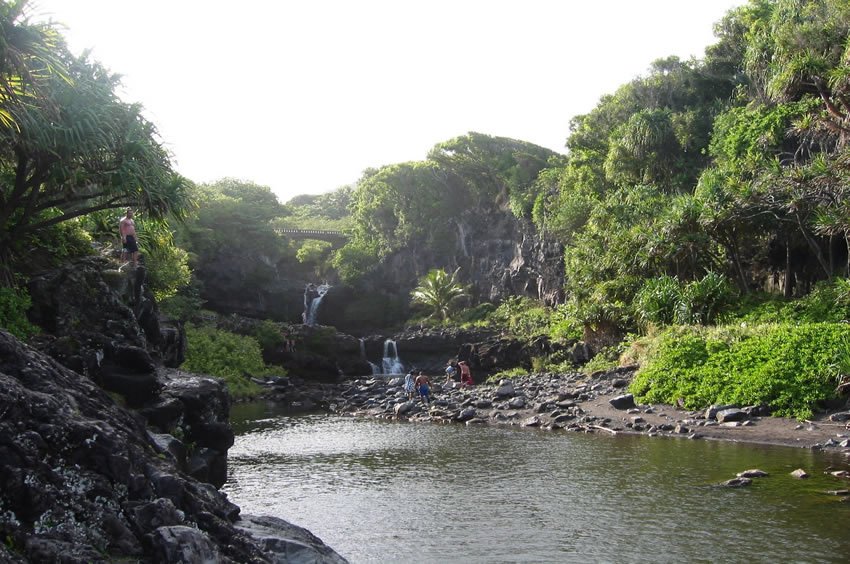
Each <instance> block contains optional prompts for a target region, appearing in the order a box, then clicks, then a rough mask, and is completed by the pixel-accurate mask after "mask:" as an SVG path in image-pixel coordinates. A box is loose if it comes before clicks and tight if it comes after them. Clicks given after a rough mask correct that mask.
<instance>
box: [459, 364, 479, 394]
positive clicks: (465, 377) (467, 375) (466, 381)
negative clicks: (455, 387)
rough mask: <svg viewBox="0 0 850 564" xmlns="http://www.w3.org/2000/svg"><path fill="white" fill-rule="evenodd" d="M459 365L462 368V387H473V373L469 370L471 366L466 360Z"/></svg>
mask: <svg viewBox="0 0 850 564" xmlns="http://www.w3.org/2000/svg"><path fill="white" fill-rule="evenodd" d="M457 365H458V367H459V368H460V387H461V388H465V387H467V386H472V385H473V384H474V383H475V382H473V381H472V372H471V371H470V370H469V364H467V362H466V361H465V360H461V361H460V362H458V363H457Z"/></svg>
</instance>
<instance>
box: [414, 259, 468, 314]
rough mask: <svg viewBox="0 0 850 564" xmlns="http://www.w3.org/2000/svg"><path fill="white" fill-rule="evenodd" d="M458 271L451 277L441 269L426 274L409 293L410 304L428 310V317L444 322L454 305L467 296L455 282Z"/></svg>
mask: <svg viewBox="0 0 850 564" xmlns="http://www.w3.org/2000/svg"><path fill="white" fill-rule="evenodd" d="M459 271H460V269H457V270H455V271H454V272H453V273H452V274H451V275H449V274H448V273H446V271H445V270H441V269H434V270H431V271H430V272H428V274H426V275H425V276H423V277H422V279H421V280H420V281H419V286H417V287H416V288H415V289H414V290H413V291H412V292H411V294H410V295H411V297H412V298H413V299H412V303H413V304H418V305H422V306H424V307H425V308H426V309H428V310H430V311H431V314H430V315H429V316H428V317H439V318H440V319H441V320H442V321H445V320H446V319H447V318H448V316H449V313H450V312H451V310H452V307H453V306H454V304H455V303H456V302H457V301H458V300H459V299H461V298H463V297H465V296H466V295H467V294H466V291H465V290H464V288H463V286H462V285H461V284H460V283H459V282H458V281H457V275H458V272H459Z"/></svg>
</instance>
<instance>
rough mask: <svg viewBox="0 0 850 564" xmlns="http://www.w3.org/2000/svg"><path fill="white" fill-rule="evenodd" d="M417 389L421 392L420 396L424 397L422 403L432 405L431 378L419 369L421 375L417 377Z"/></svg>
mask: <svg viewBox="0 0 850 564" xmlns="http://www.w3.org/2000/svg"><path fill="white" fill-rule="evenodd" d="M416 391H417V392H419V397H420V398H422V403H424V404H425V405H428V406H430V405H431V380H429V379H428V377H427V376H425V375H424V374H422V371H421V370H420V371H419V376H417V377H416Z"/></svg>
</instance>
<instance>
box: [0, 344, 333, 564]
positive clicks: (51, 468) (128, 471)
mask: <svg viewBox="0 0 850 564" xmlns="http://www.w3.org/2000/svg"><path fill="white" fill-rule="evenodd" d="M176 388H177V389H174V390H172V392H173V393H172V396H171V399H172V400H174V401H184V400H186V396H185V394H183V393H182V391H181V389H180V387H179V386H176ZM166 401H167V400H166ZM222 408H223V406H212V407H210V408H209V409H212V410H216V409H222ZM193 425H194V426H195V427H197V428H198V433H199V434H198V436H197V437H196V439H199V440H208V441H216V442H218V441H220V443H217V444H218V446H222V445H223V444H226V443H228V442H230V441H231V440H232V434H229V433H228V432H226V431H224V430H223V429H220V428H211V427H210V426H209V424H208V422H205V421H203V420H201V421H195V422H193ZM204 425H207V427H204ZM165 426H167V425H165ZM193 428H194V427H193ZM203 435H205V436H207V438H206V439H200V437H201V436H203ZM199 446H200V445H199ZM162 448H163V447H162V445H160V446H157V443H156V442H155V441H154V439H153V438H152V436H151V435H150V434H149V432H148V429H146V427H145V425H144V422H143V420H142V419H141V418H140V417H139V416H137V415H136V414H134V413H132V412H130V411H128V410H127V409H125V408H122V407H119V406H118V405H117V404H116V403H115V402H114V401H113V399H112V397H110V396H109V395H108V394H107V393H106V392H104V391H103V390H102V389H101V388H100V387H98V386H97V385H96V384H95V383H94V382H93V381H92V380H90V379H89V378H86V377H84V376H82V375H81V374H78V373H76V372H73V371H71V370H69V369H68V368H66V367H64V366H62V365H60V364H59V363H58V362H56V361H55V360H53V359H51V358H49V357H48V356H46V355H44V354H42V353H40V352H38V351H36V350H34V349H32V348H30V347H28V346H26V345H23V344H21V343H20V342H18V341H17V340H16V339H14V338H13V337H12V336H11V335H9V334H8V333H5V332H2V331H0V483H2V484H3V488H2V490H0V534H2V536H3V538H4V539H6V542H5V543H4V544H3V545H0V559H2V560H3V561H9V562H73V563H76V562H79V563H83V562H87V563H88V562H114V561H140V562H288V561H291V560H289V559H288V558H289V557H288V556H287V555H288V554H291V553H292V551H293V550H296V549H295V548H293V547H297V551H299V553H300V554H302V556H301V557H299V558H300V560H296V561H304V562H306V561H310V562H341V561H343V560H342V559H341V558H340V557H338V556H337V555H336V554H334V553H333V552H332V551H331V550H330V549H328V548H327V547H326V546H324V545H323V544H322V543H321V541H319V540H318V539H316V538H315V537H312V536H305V535H304V534H302V533H293V531H292V530H290V529H289V527H287V526H281V527H278V526H277V524H278V523H277V521H275V520H271V521H264V522H263V523H262V524H263V526H264V527H267V528H270V529H276V530H278V531H279V537H280V539H283V540H281V541H279V542H269V541H268V540H267V539H268V538H270V536H271V535H270V534H269V533H268V532H267V533H264V534H263V536H262V538H259V539H255V538H254V537H252V536H251V535H250V534H249V532H251V529H252V528H253V527H254V524H253V521H251V522H248V523H247V524H246V525H245V527H243V528H240V525H239V508H238V507H236V506H235V505H233V504H232V503H230V502H229V501H228V500H227V499H226V497H225V496H224V495H223V494H221V493H219V492H218V491H217V490H216V489H215V488H214V487H213V486H212V485H210V484H206V483H203V482H200V481H197V480H195V479H193V478H191V477H189V476H187V475H185V474H183V473H181V472H180V471H179V470H178V468H177V466H176V465H175V464H174V462H173V461H172V460H171V459H170V457H169V456H168V455H166V454H164V453H163V452H161V449H162ZM201 448H203V447H201ZM285 539H289V540H288V541H287V540H285ZM308 553H309V558H307V554H308Z"/></svg>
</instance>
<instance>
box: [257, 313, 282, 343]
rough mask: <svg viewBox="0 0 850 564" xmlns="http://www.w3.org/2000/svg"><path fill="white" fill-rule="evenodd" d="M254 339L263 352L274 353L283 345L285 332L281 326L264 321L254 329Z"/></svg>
mask: <svg viewBox="0 0 850 564" xmlns="http://www.w3.org/2000/svg"><path fill="white" fill-rule="evenodd" d="M254 338H255V339H257V342H258V343H259V344H260V349H261V350H263V351H273V350H275V349H276V348H277V347H279V346H281V345H282V344H283V332H282V330H281V327H280V324H278V323H275V322H274V321H271V320H268V319H266V320H264V321H262V322H260V323H258V324H257V326H256V327H254Z"/></svg>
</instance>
